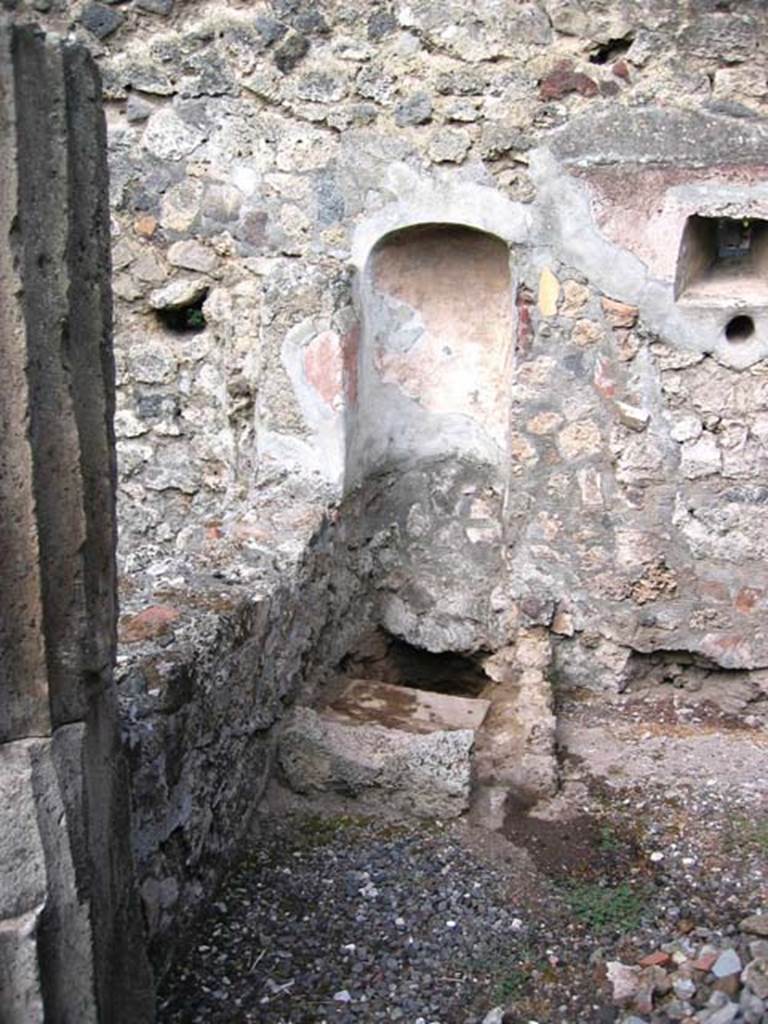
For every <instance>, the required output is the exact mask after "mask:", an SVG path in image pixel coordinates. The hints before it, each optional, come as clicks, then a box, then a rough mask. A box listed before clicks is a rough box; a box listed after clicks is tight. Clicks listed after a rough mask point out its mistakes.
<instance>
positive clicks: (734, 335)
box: [725, 314, 755, 342]
mask: <svg viewBox="0 0 768 1024" xmlns="http://www.w3.org/2000/svg"><path fill="white" fill-rule="evenodd" d="M754 333H755V321H754V320H753V319H752V317H751V316H745V315H743V314H742V315H739V316H734V317H732V318H731V319H730V320H729V321H728V323H727V324H726V325H725V336H726V338H727V339H728V341H735V342H739V341H748V340H749V339H750V338H751V337H752V335H753V334H754Z"/></svg>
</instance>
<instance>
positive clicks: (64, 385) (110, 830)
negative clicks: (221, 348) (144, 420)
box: [0, 8, 154, 1024]
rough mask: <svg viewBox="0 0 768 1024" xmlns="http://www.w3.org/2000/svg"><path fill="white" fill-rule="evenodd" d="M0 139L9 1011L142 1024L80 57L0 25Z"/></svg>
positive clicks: (103, 342) (106, 376) (106, 317)
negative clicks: (115, 681) (119, 711)
mask: <svg viewBox="0 0 768 1024" xmlns="http://www.w3.org/2000/svg"><path fill="white" fill-rule="evenodd" d="M104 9H105V10H107V8H104ZM0 136H1V137H0V294H2V296H3V302H2V303H0V362H2V365H3V368H4V372H3V375H2V377H1V378H0V432H2V436H3V438H4V442H3V444H2V446H0V519H2V522H3V523H4V524H5V525H4V537H3V545H4V546H3V557H2V558H1V559H0V664H2V666H3V669H2V671H3V686H2V688H1V689H0V820H2V828H0V836H2V839H0V879H1V880H2V883H0V892H2V896H0V988H1V989H2V996H1V997H0V1002H2V1008H1V1009H0V1016H1V1017H2V1019H3V1022H4V1024H5V1022H9V1024H27V1022H30V1021H32V1022H36V1021H38V1020H42V1009H41V1004H42V1000H43V996H44V1001H45V1019H46V1020H72V1021H83V1022H84V1024H90V1022H96V1021H107V1020H109V1021H111V1022H114V1024H129V1022H130V1024H146V1022H149V1021H150V1020H152V1019H153V1012H154V1010H153V1002H154V1001H153V996H152V982H151V977H150V973H149V967H148V963H147V959H146V953H145V946H144V936H143V924H142V921H141V918H140V911H139V904H138V897H137V893H136V890H135V888H134V884H133V866H132V860H131V852H130V845H129V844H130V832H131V825H130V817H129V805H128V787H127V779H126V765H125V762H124V760H123V758H122V753H121V749H120V746H119V738H118V732H117V714H116V705H115V692H114V686H113V677H112V670H113V664H114V659H115V633H116V630H115V626H116V622H115V619H116V606H115V586H116V584H115V575H116V573H115V508H114V504H115V488H114V481H115V454H114V440H113V436H112V427H111V422H112V416H113V412H114V365H113V361H112V347H111V297H110V288H109V265H110V258H109V219H108V212H109V211H108V199H107V169H106V130H105V124H104V117H103V112H102V108H101V95H100V91H99V80H98V73H97V71H96V68H95V65H94V63H93V61H92V59H91V58H90V56H89V55H88V53H87V51H86V50H84V49H83V48H80V47H75V46H71V45H67V44H64V43H61V42H54V41H48V40H47V39H46V37H45V36H43V35H42V33H40V32H37V31H36V30H35V29H33V28H31V27H23V28H17V29H12V30H9V31H8V30H4V29H1V30H0ZM9 239H12V242H13V244H8V240H9ZM54 271H55V272H54ZM6 297H7V301H6ZM70 327H71V328H72V332H71V334H70Z"/></svg>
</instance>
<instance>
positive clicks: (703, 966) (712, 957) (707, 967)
mask: <svg viewBox="0 0 768 1024" xmlns="http://www.w3.org/2000/svg"><path fill="white" fill-rule="evenodd" d="M719 955H720V954H719V953H704V954H702V956H700V957H699V958H698V960H692V961H691V967H693V969H694V970H696V971H711V970H712V968H713V967H714V966H715V961H716V960H717V958H718V956H719Z"/></svg>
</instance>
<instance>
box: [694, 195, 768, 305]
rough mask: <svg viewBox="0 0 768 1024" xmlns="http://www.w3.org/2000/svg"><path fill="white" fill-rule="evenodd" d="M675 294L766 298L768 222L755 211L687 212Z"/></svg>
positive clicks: (717, 299) (699, 297)
mask: <svg viewBox="0 0 768 1024" xmlns="http://www.w3.org/2000/svg"><path fill="white" fill-rule="evenodd" d="M675 298H677V299H680V298H685V299H697V300H703V301H711V302H714V303H718V304H719V302H732V301H734V300H738V299H742V300H753V301H765V300H766V298H768V222H767V221H764V220H759V219H758V218H756V217H740V218H732V217H700V216H698V215H695V216H693V217H689V218H688V220H687V221H686V224H685V229H684V230H683V237H682V239H681V242H680V251H679V254H678V260H677V273H676V277H675Z"/></svg>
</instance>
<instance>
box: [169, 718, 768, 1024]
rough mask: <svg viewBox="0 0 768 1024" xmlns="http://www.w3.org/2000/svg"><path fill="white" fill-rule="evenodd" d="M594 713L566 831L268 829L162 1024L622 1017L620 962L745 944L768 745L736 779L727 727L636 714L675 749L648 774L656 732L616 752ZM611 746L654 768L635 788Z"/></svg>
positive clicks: (763, 870)
mask: <svg viewBox="0 0 768 1024" xmlns="http://www.w3.org/2000/svg"><path fill="white" fill-rule="evenodd" d="M578 714H579V716H580V718H581V719H582V722H581V725H579V723H578V722H574V721H573V720H572V721H571V722H570V725H569V728H570V730H571V735H572V737H573V738H574V742H573V743H572V746H571V749H572V751H573V750H574V748H577V749H578V753H576V754H575V756H574V755H573V753H572V755H571V756H570V757H567V756H566V757H565V758H564V762H563V773H564V779H565V781H566V787H565V789H566V794H565V796H564V797H561V798H559V804H558V805H557V806H553V808H551V817H550V818H549V820H548V819H547V815H546V814H544V817H543V818H542V817H541V816H537V817H532V816H527V815H526V814H525V812H524V811H523V810H521V809H520V808H516V807H514V806H513V805H511V804H510V806H509V813H508V815H507V820H506V822H505V825H504V828H503V830H502V833H503V834H497V833H493V832H488V831H485V830H483V829H481V828H479V827H476V826H471V825H470V824H469V823H467V822H463V821H462V822H456V823H453V824H447V825H440V824H438V823H432V824H429V825H416V824H411V825H393V824H387V823H384V822H372V821H367V822H366V821H363V820H362V819H358V818H351V817H344V816H341V815H339V814H332V815H330V816H329V814H330V812H329V811H328V810H327V809H326V810H325V811H324V812H323V814H324V816H322V817H321V816H319V815H318V814H315V813H311V814H308V813H307V812H306V811H304V812H303V813H301V814H299V813H295V814H292V815H289V814H287V813H282V814H273V815H272V816H264V817H261V818H259V822H258V828H257V831H256V833H255V836H254V840H253V852H252V853H251V855H250V856H249V857H248V858H247V859H246V860H245V861H244V862H243V864H241V866H240V867H239V868H238V869H237V870H236V871H235V872H234V873H233V874H232V875H231V876H230V878H229V880H228V882H227V883H226V884H225V885H224V886H223V887H222V889H221V891H220V892H219V893H218V894H217V896H216V903H215V904H214V905H213V906H212V907H211V913H210V917H209V918H208V919H207V920H206V921H203V922H201V923H200V925H199V927H198V929H197V931H196V934H195V935H194V936H193V938H192V941H191V945H190V948H189V950H188V953H187V955H186V956H185V957H183V958H181V959H180V960H179V961H178V962H177V964H176V965H175V967H174V968H173V970H172V971H171V972H170V974H169V976H168V977H167V978H166V979H165V982H164V985H163V987H162V990H161V992H160V1000H159V1017H158V1019H159V1024H196V1022H210V1024H225V1022H227V1024H229V1022H231V1024H234V1022H239V1024H246V1022H260V1024H309V1022H311V1024H321V1022H324V1021H325V1022H328V1024H330V1022H332V1021H333V1022H336V1021H340V1022H351V1021H356V1022H371V1024H373V1022H376V1021H403V1022H404V1024H479V1022H481V1021H483V1020H484V1019H485V1018H486V1015H488V1014H489V1012H491V1011H492V1010H493V1008H494V1007H502V1006H503V1007H506V1012H505V1013H502V1012H501V1011H500V1010H499V1012H497V1013H496V1014H495V1016H494V1015H492V1016H490V1017H489V1018H488V1020H489V1022H490V1021H493V1024H502V1022H503V1024H529V1022H534V1024H608V1022H612V1021H616V1020H618V1019H620V1018H619V1014H620V1011H619V1010H618V1009H616V1008H615V1007H614V1006H613V1005H612V1002H613V999H612V997H613V988H612V986H611V984H610V982H609V981H608V978H607V975H606V963H607V962H608V961H613V960H619V961H621V962H622V963H624V964H629V965H632V964H638V963H640V961H641V960H642V959H643V958H644V957H646V956H647V955H648V954H652V953H654V952H656V951H658V950H660V949H661V948H662V947H663V946H665V945H666V946H667V947H668V948H670V949H671V948H672V947H671V946H670V945H669V944H670V943H678V944H680V943H682V944H683V947H685V944H686V943H687V944H688V945H690V946H691V948H693V947H696V948H697V949H699V948H701V947H702V946H704V945H706V944H709V945H711V946H713V947H716V948H728V946H729V945H733V944H735V943H736V942H737V940H738V937H739V930H738V923H739V921H740V920H741V919H742V918H743V917H744V916H746V915H747V914H755V913H759V912H761V911H762V912H764V911H765V910H766V909H768V870H767V858H768V805H767V804H766V799H767V794H766V792H765V787H764V786H762V785H761V784H760V783H761V782H762V776H763V775H764V771H765V768H764V766H765V760H764V756H765V748H764V744H763V742H762V738H761V737H760V735H759V733H758V734H756V733H755V732H754V730H751V731H750V730H745V731H743V732H742V733H739V732H738V731H734V730H732V729H731V730H729V731H728V732H727V735H726V734H724V735H723V743H724V744H725V745H726V746H727V747H728V758H729V760H728V763H729V764H730V765H732V766H733V769H732V771H731V773H730V775H729V772H728V766H727V764H726V765H724V766H720V765H717V766H716V767H717V769H718V770H717V771H716V772H715V771H713V768H714V767H715V766H714V765H713V762H712V760H711V759H708V758H705V759H704V760H703V761H702V762H700V765H699V768H698V770H697V767H696V765H695V764H693V763H690V756H691V752H692V751H693V750H694V749H696V747H697V743H700V744H704V743H705V742H709V738H710V737H711V735H712V730H711V727H710V726H709V725H707V726H706V727H705V726H704V725H702V726H701V727H700V729H699V732H696V731H694V732H693V733H692V732H690V730H689V729H688V727H686V730H685V732H684V733H683V732H681V731H680V728H679V726H678V725H676V724H675V723H674V722H673V723H672V724H671V725H670V727H669V730H668V732H669V735H667V736H664V735H662V732H660V726H659V725H658V722H659V718H660V714H659V709H658V708H652V707H651V708H649V709H647V712H646V711H643V713H642V714H636V713H635V711H633V719H634V718H637V717H639V718H641V719H642V718H645V719H646V721H648V722H649V723H650V722H653V723H656V724H655V726H654V737H656V739H658V741H659V743H661V741H662V740H664V743H663V745H662V746H660V748H659V750H660V753H661V754H663V757H662V758H659V759H655V758H652V761H653V764H655V766H656V767H655V771H654V772H653V773H652V774H651V773H650V772H649V774H647V775H646V776H645V777H641V775H642V774H643V773H641V772H640V768H641V767H642V768H644V762H643V761H642V758H640V757H639V756H638V754H639V752H640V751H641V750H642V751H644V752H647V751H648V740H649V735H648V730H647V729H643V728H635V729H633V730H632V733H631V735H629V733H628V735H627V737H625V738H624V739H621V741H619V740H617V739H616V738H615V737H616V735H617V731H616V730H614V734H613V735H614V739H613V740H611V741H610V742H609V741H608V740H605V739H604V738H603V737H602V735H601V737H600V739H601V742H600V743H599V744H596V741H595V737H596V736H597V733H595V732H594V731H593V730H594V729H595V727H596V725H599V722H598V721H597V720H596V718H595V715H594V714H593V713H592V711H591V710H590V709H581V710H579V712H578ZM697 728H698V727H697ZM579 730H581V732H580V731H579ZM580 735H581V736H582V737H584V739H583V741H582V742H581V743H580V745H579V742H576V741H578V739H579V736H580ZM611 742H612V743H614V744H618V743H619V742H621V744H624V752H623V758H622V759H621V763H622V764H623V765H624V766H626V765H629V764H631V765H634V766H635V769H636V770H635V772H634V773H628V772H627V771H624V772H623V773H622V774H621V776H620V777H617V775H616V772H615V770H614V768H613V765H614V763H615V762H616V758H615V757H614V754H613V753H612V750H613V748H612V747H611V746H610V743H611ZM593 748H594V749H595V751H596V753H595V755H594V759H595V760H596V761H597V763H591V764H590V763H588V762H589V761H590V760H592V755H591V750H592V749H593ZM705 749H708V748H705ZM651 753H653V752H651ZM609 754H610V757H609V756H608V755H609ZM603 760H605V761H606V765H607V768H606V770H605V771H604V772H603V771H600V770H599V769H600V768H602V761H603ZM609 762H610V763H609ZM638 766H639V767H638ZM739 766H741V767H739ZM713 779H715V782H713ZM536 812H537V815H540V814H541V808H536ZM675 948H677V947H675ZM641 1019H644V1018H641ZM665 1019H666V1018H665ZM739 1019H741V1018H739Z"/></svg>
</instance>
